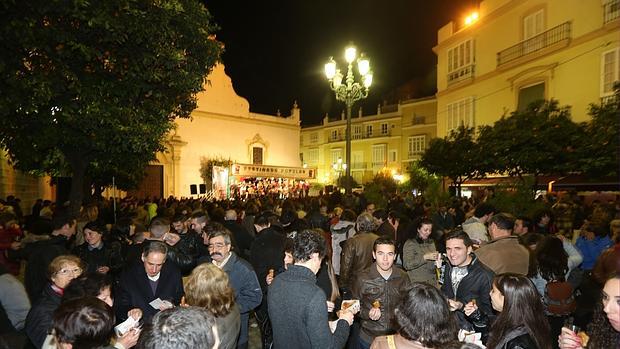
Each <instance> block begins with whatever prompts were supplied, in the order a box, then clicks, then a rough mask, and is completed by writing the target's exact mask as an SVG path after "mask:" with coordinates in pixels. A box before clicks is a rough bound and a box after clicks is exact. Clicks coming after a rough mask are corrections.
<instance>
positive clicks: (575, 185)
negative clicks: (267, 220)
mask: <svg viewBox="0 0 620 349" xmlns="http://www.w3.org/2000/svg"><path fill="white" fill-rule="evenodd" d="M551 188H552V190H553V191H569V190H578V191H620V180H619V179H618V178H614V177H606V178H601V179H591V178H588V177H586V176H583V175H568V176H565V177H562V178H559V179H558V180H556V181H555V182H553V183H551Z"/></svg>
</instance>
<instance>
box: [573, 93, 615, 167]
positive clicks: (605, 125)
mask: <svg viewBox="0 0 620 349" xmlns="http://www.w3.org/2000/svg"><path fill="white" fill-rule="evenodd" d="M589 114H590V116H591V117H592V120H591V121H590V122H588V123H584V124H582V125H581V126H582V128H583V138H582V139H581V141H580V142H579V146H578V148H577V161H576V162H577V163H576V164H575V167H576V168H577V169H578V170H579V171H580V172H581V173H583V174H585V175H587V176H588V177H592V178H602V177H606V176H609V177H613V178H618V175H620V173H618V170H619V168H620V117H619V115H620V98H618V97H616V99H615V100H613V101H612V102H611V103H605V104H601V105H596V104H593V105H591V106H590V110H589Z"/></svg>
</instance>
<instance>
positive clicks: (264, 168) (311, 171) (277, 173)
mask: <svg viewBox="0 0 620 349" xmlns="http://www.w3.org/2000/svg"><path fill="white" fill-rule="evenodd" d="M230 167H231V175H233V176H237V177H280V178H294V179H313V178H315V177H316V168H303V167H286V166H269V165H254V164H232V165H231V166H230Z"/></svg>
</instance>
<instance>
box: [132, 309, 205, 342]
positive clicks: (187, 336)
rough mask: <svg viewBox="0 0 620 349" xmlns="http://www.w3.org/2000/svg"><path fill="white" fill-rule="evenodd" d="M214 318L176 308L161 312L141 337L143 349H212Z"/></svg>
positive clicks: (195, 310)
mask: <svg viewBox="0 0 620 349" xmlns="http://www.w3.org/2000/svg"><path fill="white" fill-rule="evenodd" d="M213 326H215V317H214V316H213V315H212V314H211V313H210V312H209V311H208V310H206V309H204V308H199V307H176V308H172V309H167V310H164V311H160V312H159V313H157V315H155V317H153V322H152V325H151V326H150V327H149V328H148V329H146V330H145V331H144V333H143V334H142V335H141V336H140V342H139V343H138V348H141V349H211V348H213V345H214V344H215V336H214V334H213Z"/></svg>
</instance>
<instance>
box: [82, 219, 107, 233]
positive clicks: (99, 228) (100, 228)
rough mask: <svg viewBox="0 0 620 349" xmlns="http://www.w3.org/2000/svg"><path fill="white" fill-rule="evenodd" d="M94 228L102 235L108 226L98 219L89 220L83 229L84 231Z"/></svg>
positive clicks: (93, 229)
mask: <svg viewBox="0 0 620 349" xmlns="http://www.w3.org/2000/svg"><path fill="white" fill-rule="evenodd" d="M86 229H88V230H92V231H94V232H97V233H99V234H101V235H103V234H104V233H106V228H105V226H104V225H103V224H101V223H100V222H98V221H94V222H88V223H86V225H85V226H84V228H83V229H82V231H84V230H86Z"/></svg>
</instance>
